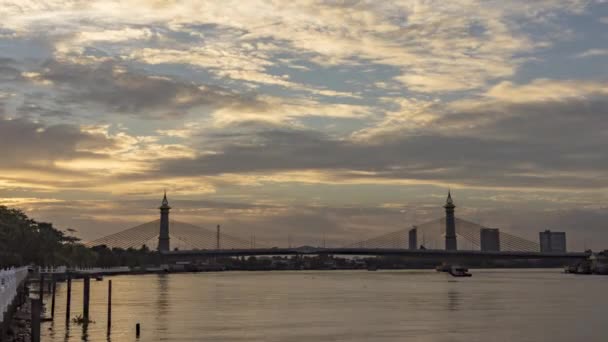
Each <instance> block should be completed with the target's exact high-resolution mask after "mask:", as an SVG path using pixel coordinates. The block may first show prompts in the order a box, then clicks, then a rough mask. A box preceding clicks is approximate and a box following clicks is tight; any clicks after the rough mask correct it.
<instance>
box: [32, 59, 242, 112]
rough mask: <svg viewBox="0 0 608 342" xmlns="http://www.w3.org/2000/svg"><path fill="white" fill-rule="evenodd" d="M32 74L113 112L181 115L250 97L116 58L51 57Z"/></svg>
mask: <svg viewBox="0 0 608 342" xmlns="http://www.w3.org/2000/svg"><path fill="white" fill-rule="evenodd" d="M32 78H34V79H35V80H38V81H46V82H51V83H53V84H57V85H58V86H67V89H68V90H67V97H68V100H70V101H72V102H75V101H78V102H82V101H85V102H91V103H95V104H100V105H103V106H104V108H106V110H109V111H112V112H118V113H126V114H135V115H140V116H149V117H152V118H162V117H164V118H167V117H169V118H170V117H172V116H180V115H183V114H184V112H185V111H187V110H189V109H191V108H194V107H204V106H217V105H219V106H221V105H223V104H225V103H226V104H232V103H238V102H239V101H247V100H244V99H242V98H239V97H238V95H235V94H233V93H232V92H230V91H228V90H226V89H222V88H220V87H213V86H205V85H196V84H193V83H183V82H179V81H176V80H173V79H170V78H166V77H162V76H155V75H147V74H145V73H137V72H133V71H131V70H129V69H127V68H125V67H124V66H121V65H120V64H118V63H115V62H113V61H106V62H102V63H99V64H77V63H71V62H66V61H60V60H51V61H48V62H46V63H45V64H44V65H43V67H42V69H41V71H40V72H39V73H37V74H35V75H33V76H32Z"/></svg>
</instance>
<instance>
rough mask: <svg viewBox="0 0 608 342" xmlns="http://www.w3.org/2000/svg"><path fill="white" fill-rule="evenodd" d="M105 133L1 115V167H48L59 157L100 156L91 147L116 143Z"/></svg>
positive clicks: (64, 158) (97, 147) (109, 145)
mask: <svg viewBox="0 0 608 342" xmlns="http://www.w3.org/2000/svg"><path fill="white" fill-rule="evenodd" d="M113 144H114V141H113V140H112V139H108V138H107V137H105V136H102V135H98V134H90V133H86V132H83V131H81V130H80V129H79V128H78V127H76V126H72V125H52V126H44V125H42V124H38V123H34V122H31V121H28V120H24V119H12V120H9V119H0V151H1V154H2V161H1V163H0V167H3V168H6V167H17V166H38V167H45V166H48V165H49V164H52V163H53V162H54V161H56V160H66V159H72V158H79V157H87V158H98V157H100V155H98V154H96V153H94V152H90V151H91V150H95V149H100V148H107V147H111V146H113Z"/></svg>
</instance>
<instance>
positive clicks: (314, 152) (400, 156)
mask: <svg viewBox="0 0 608 342" xmlns="http://www.w3.org/2000/svg"><path fill="white" fill-rule="evenodd" d="M606 117H608V99H607V98H602V97H590V98H589V99H587V100H572V101H556V102H544V103H529V104H519V105H512V104H502V105H496V104H495V105H492V106H488V108H486V109H485V110H484V108H483V107H481V108H476V109H475V111H472V112H470V113H465V112H462V113H452V114H450V115H446V116H445V117H444V118H442V120H440V121H438V122H437V123H436V125H443V126H441V127H440V128H439V129H436V130H435V131H433V130H431V129H429V130H427V131H426V132H419V133H417V134H415V135H411V133H410V134H409V135H407V134H405V133H403V135H399V134H396V133H394V132H392V133H391V135H390V136H383V137H376V138H374V139H371V140H368V141H358V142H355V141H352V140H344V139H335V138H332V137H329V136H327V135H324V134H322V133H319V132H315V131H305V130H294V129H291V130H290V129H282V130H281V129H272V128H271V129H266V130H251V129H248V130H238V129H237V130H234V129H230V130H228V131H226V132H219V133H217V134H215V135H213V138H214V139H215V142H216V143H217V142H218V141H219V142H220V143H219V145H220V146H223V147H221V148H220V149H219V150H218V151H217V152H218V153H216V154H208V155H204V156H201V157H199V158H198V159H180V160H171V161H166V162H164V163H162V164H161V168H160V172H162V173H165V174H170V175H188V176H192V175H211V174H221V173H246V172H265V171H291V170H302V169H317V170H333V171H334V174H338V175H340V176H341V177H344V178H348V177H353V174H352V171H365V172H367V173H366V176H361V175H360V174H357V177H368V178H369V179H370V181H372V180H373V179H378V178H391V179H412V180H423V181H425V180H426V181H429V182H437V181H441V182H449V183H457V184H467V185H474V186H492V187H494V186H506V187H539V188H543V187H546V188H596V187H605V186H606V185H607V183H606V179H607V178H606V177H608V174H607V173H606V172H605V171H603V170H607V169H608V154H606V153H604V152H603V150H604V145H605V143H606V142H607V141H608V120H606ZM435 128H437V127H435Z"/></svg>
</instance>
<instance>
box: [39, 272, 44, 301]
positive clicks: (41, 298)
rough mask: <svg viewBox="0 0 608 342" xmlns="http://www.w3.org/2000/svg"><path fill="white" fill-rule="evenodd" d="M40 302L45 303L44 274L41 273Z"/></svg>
mask: <svg viewBox="0 0 608 342" xmlns="http://www.w3.org/2000/svg"><path fill="white" fill-rule="evenodd" d="M39 293H40V301H41V302H43V296H44V274H42V273H40V291H39Z"/></svg>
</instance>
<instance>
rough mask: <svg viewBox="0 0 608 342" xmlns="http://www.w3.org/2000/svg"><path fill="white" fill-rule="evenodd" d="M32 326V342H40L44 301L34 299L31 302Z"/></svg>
mask: <svg viewBox="0 0 608 342" xmlns="http://www.w3.org/2000/svg"><path fill="white" fill-rule="evenodd" d="M31 304H32V308H31V310H30V311H31V314H32V317H31V324H32V333H31V338H32V340H31V341H32V342H40V314H41V312H42V299H32V301H31Z"/></svg>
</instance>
